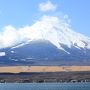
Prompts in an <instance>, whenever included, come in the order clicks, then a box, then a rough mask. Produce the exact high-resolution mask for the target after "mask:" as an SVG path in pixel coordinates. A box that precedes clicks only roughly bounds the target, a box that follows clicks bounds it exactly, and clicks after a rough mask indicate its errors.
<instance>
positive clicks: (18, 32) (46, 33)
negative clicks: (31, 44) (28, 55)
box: [0, 15, 68, 48]
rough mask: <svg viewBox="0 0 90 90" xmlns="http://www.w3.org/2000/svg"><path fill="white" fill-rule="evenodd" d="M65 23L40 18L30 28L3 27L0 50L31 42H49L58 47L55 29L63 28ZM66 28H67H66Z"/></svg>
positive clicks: (46, 17)
mask: <svg viewBox="0 0 90 90" xmlns="http://www.w3.org/2000/svg"><path fill="white" fill-rule="evenodd" d="M65 24H66V23H65V22H64V21H63V20H60V19H59V18H58V17H54V16H45V15H44V16H42V17H41V18H40V19H39V20H38V21H36V22H35V23H34V24H33V25H31V26H29V25H28V26H24V27H22V28H18V29H16V28H15V27H13V26H12V25H8V26H5V27H4V28H3V32H1V33H0V48H6V47H12V46H15V45H18V44H20V43H22V42H28V41H33V40H41V39H44V40H49V41H51V43H53V44H54V45H55V46H57V47H59V46H60V45H59V43H58V42H59V38H58V37H57V31H56V30H55V29H54V28H55V27H57V28H59V29H64V28H65ZM67 28H68V27H67Z"/></svg>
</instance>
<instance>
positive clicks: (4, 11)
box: [0, 0, 90, 36]
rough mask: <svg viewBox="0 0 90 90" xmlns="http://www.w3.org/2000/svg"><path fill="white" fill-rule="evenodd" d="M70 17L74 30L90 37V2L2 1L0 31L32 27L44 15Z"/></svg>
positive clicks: (0, 2) (77, 0)
mask: <svg viewBox="0 0 90 90" xmlns="http://www.w3.org/2000/svg"><path fill="white" fill-rule="evenodd" d="M62 14H63V15H64V16H65V17H66V18H67V17H69V18H70V19H69V22H70V23H71V26H72V28H73V29H74V30H75V31H77V32H80V33H82V34H84V35H87V36H90V0H0V30H2V28H3V27H5V26H7V25H12V26H14V27H15V28H20V27H22V26H25V25H32V24H33V23H34V22H35V21H36V20H38V19H39V18H40V17H41V16H43V15H51V16H61V15H62Z"/></svg>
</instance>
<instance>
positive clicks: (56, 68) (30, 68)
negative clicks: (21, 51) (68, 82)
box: [0, 66, 90, 73]
mask: <svg viewBox="0 0 90 90" xmlns="http://www.w3.org/2000/svg"><path fill="white" fill-rule="evenodd" d="M61 71H65V72H67V71H90V66H8V67H0V73H4V72H10V73H19V72H61Z"/></svg>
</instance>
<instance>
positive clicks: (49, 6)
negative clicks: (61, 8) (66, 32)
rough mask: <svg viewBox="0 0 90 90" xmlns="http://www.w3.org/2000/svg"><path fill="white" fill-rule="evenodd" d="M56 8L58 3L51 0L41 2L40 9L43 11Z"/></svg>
mask: <svg viewBox="0 0 90 90" xmlns="http://www.w3.org/2000/svg"><path fill="white" fill-rule="evenodd" d="M56 8H57V5H55V4H53V3H52V2H51V1H47V2H45V3H40V4H39V9H40V10H41V11H43V12H47V11H54V10H56Z"/></svg>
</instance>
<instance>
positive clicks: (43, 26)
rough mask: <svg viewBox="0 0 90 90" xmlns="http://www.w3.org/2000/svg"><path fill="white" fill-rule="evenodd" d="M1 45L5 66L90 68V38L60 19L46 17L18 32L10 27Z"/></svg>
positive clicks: (2, 37)
mask: <svg viewBox="0 0 90 90" xmlns="http://www.w3.org/2000/svg"><path fill="white" fill-rule="evenodd" d="M0 43H1V44H0V48H1V49H0V50H1V52H0V63H1V65H3V64H5V65H19V64H20V65H22V64H23V65H28V64H29V65H90V63H89V62H90V38H89V37H86V36H84V35H82V34H80V33H77V32H75V31H73V30H72V29H71V27H70V25H69V24H68V23H67V22H66V21H65V20H63V19H59V18H58V17H51V16H43V17H42V19H40V20H39V21H36V23H35V24H33V25H32V26H25V27H22V28H20V29H18V30H16V29H15V28H14V27H12V26H7V27H5V30H4V32H2V33H1V34H0Z"/></svg>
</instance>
